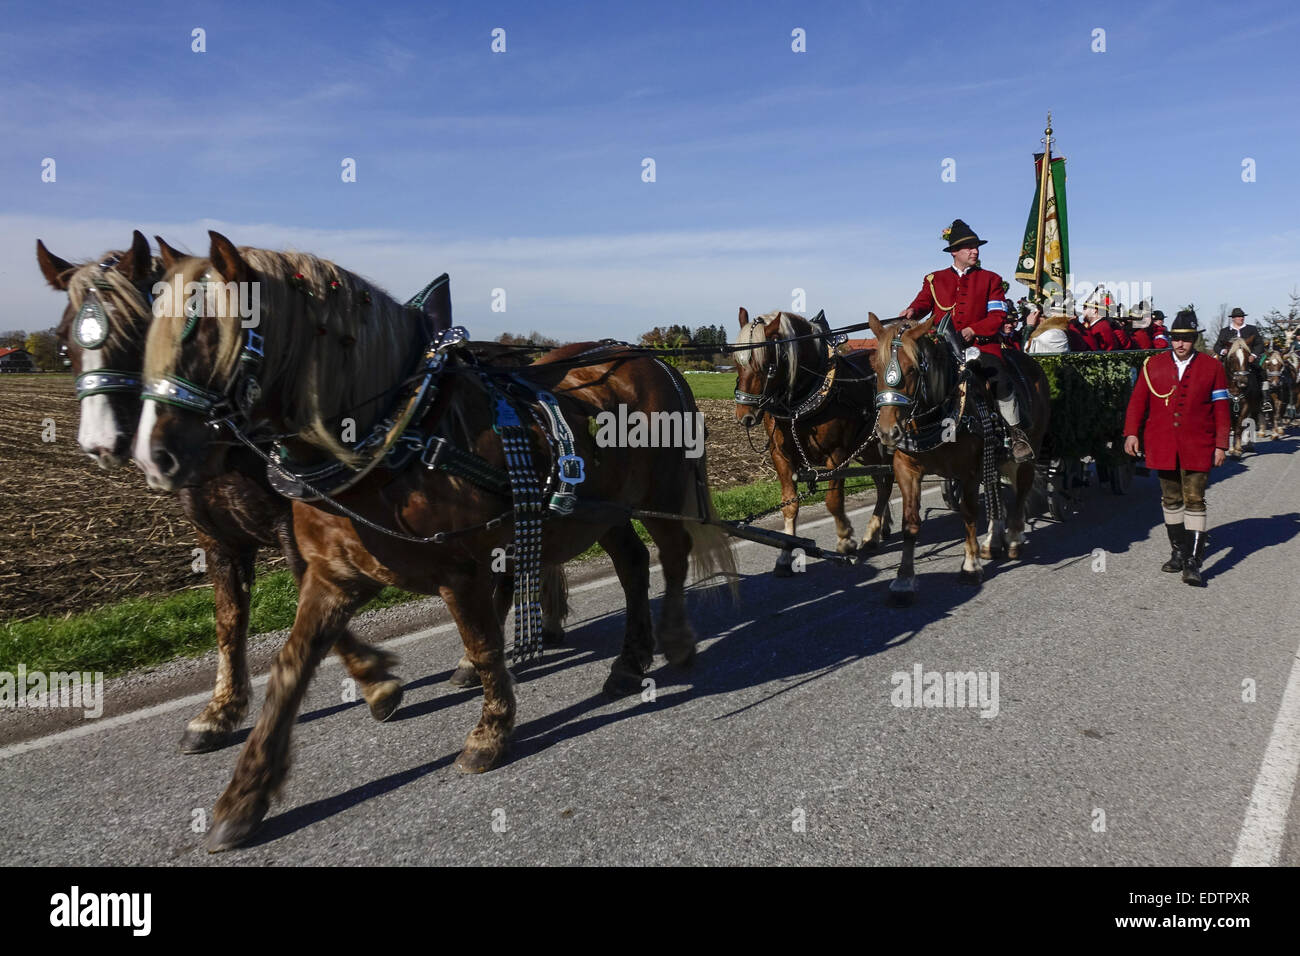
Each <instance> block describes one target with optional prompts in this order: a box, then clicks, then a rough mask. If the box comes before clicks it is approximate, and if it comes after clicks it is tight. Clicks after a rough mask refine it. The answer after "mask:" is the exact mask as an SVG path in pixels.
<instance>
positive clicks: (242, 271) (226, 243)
mask: <svg viewBox="0 0 1300 956" xmlns="http://www.w3.org/2000/svg"><path fill="white" fill-rule="evenodd" d="M208 236H209V238H211V239H212V247H211V248H210V249H209V250H208V258H209V259H211V260H212V265H213V267H215V268H216V270H217V271H218V272H220V273H221V277H222V278H223V279H225V280H226V281H227V282H246V281H248V279H249V278H250V277H251V276H252V270H251V269H249V268H248V263H247V262H245V261H244V257H243V256H241V255H240V254H239V250H238V249H236V248H235V244H234V243H233V242H231V241H230V240H229V239H227V238H226V237H225V236H223V235H222V234H221V233H219V232H216V231H215V230H212V229H209V230H208Z"/></svg>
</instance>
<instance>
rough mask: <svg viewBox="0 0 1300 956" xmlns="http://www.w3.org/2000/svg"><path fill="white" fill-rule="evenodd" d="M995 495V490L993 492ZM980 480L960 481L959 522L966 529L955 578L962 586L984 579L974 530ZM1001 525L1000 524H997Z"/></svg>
mask: <svg viewBox="0 0 1300 956" xmlns="http://www.w3.org/2000/svg"><path fill="white" fill-rule="evenodd" d="M993 493H994V494H997V489H996V488H995V489H994V490H993ZM979 502H980V479H979V475H978V474H975V475H968V476H967V477H966V478H964V479H962V486H961V520H962V524H963V525H964V526H965V528H966V538H965V540H964V541H963V542H962V543H963V549H964V551H965V557H964V558H963V559H962V562H961V571H960V572H958V575H957V578H958V580H959V581H961V582H962V584H979V583H980V581H981V580H983V578H984V572H983V571H982V570H981V569H980V562H979V559H980V557H981V555H980V548H979V534H978V532H977V530H976V527H975V526H976V523H977V522H978V520H979V508H980V504H979ZM999 524H1001V522H999Z"/></svg>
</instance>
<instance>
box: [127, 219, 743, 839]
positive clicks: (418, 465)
mask: <svg viewBox="0 0 1300 956" xmlns="http://www.w3.org/2000/svg"><path fill="white" fill-rule="evenodd" d="M211 239H212V243H211V248H210V250H209V254H208V257H207V258H206V259H197V258H195V259H187V260H184V261H182V262H178V263H176V264H175V265H174V266H173V267H172V269H171V270H169V275H168V276H167V277H166V278H167V279H169V280H170V279H176V278H179V279H180V280H181V281H182V282H195V283H198V284H200V285H205V284H208V283H217V282H222V283H254V282H256V283H258V288H259V289H260V301H261V312H260V315H259V316H258V317H257V319H258V320H259V324H258V326H257V328H256V329H253V328H246V327H244V324H243V323H241V321H240V318H239V316H238V315H236V314H231V312H230V310H229V309H228V308H227V307H226V306H225V305H224V304H223V297H221V296H217V297H215V298H216V307H215V309H214V310H212V311H213V313H214V314H210V315H208V314H198V315H195V314H192V313H190V314H187V313H188V312H189V309H188V307H187V305H186V304H184V303H178V302H174V301H173V302H169V303H164V304H163V306H162V307H161V308H159V309H158V310H157V311H158V318H157V319H156V320H155V322H154V324H153V326H152V328H151V329H150V331H149V338H148V341H147V347H146V354H145V380H146V393H145V394H146V396H147V397H156V398H155V400H154V401H150V402H148V403H146V408H145V411H144V414H143V415H142V417H141V421H140V427H139V429H138V431H137V434H136V442H135V446H134V456H135V459H136V461H137V463H138V464H139V465H140V466H141V468H142V469H143V470H144V471H145V474H146V476H147V478H148V480H149V483H150V484H151V485H153V486H154V487H156V488H163V489H167V488H174V487H178V486H181V485H184V484H185V483H187V482H190V481H193V480H195V479H196V478H197V477H198V476H200V475H201V474H203V470H204V467H205V463H206V461H207V459H208V457H209V455H210V453H211V450H212V434H213V432H212V429H211V428H210V427H209V422H212V421H222V422H226V423H228V424H229V427H231V428H232V429H233V430H236V431H237V432H240V433H243V432H256V431H258V430H261V429H267V430H270V431H272V432H274V433H275V434H277V435H279V436H283V437H282V439H281V444H282V446H283V450H282V452H281V453H279V454H278V456H277V458H276V459H274V461H278V462H281V463H284V462H296V463H298V464H299V466H300V467H301V468H303V469H310V468H316V467H319V466H322V465H328V463H330V462H343V463H345V467H346V468H347V469H348V471H347V472H346V475H350V478H348V480H346V481H345V482H344V484H343V486H342V488H343V489H344V490H341V491H337V492H335V493H334V494H332V496H331V497H329V498H319V499H317V500H314V501H312V502H310V503H308V502H304V501H295V502H294V505H293V516H294V531H295V536H296V538H297V541H298V547H299V550H300V551H301V553H302V556H303V559H304V562H305V564H306V568H305V571H304V573H303V577H302V586H301V589H300V592H299V602H298V613H297V616H296V618H295V620H294V624H293V629H292V631H291V632H290V634H289V638H288V640H287V641H286V643H285V646H284V648H283V649H282V650H281V651H280V653H279V655H277V657H276V661H275V665H274V667H273V669H272V672H271V677H270V681H269V683H268V685H267V694H266V703H265V705H264V706H263V709H262V713H261V715H260V716H259V718H258V721H257V724H256V726H255V727H254V728H253V731H252V733H251V734H250V736H249V738H248V741H247V743H246V744H245V746H244V749H243V752H242V753H241V754H240V757H239V761H238V763H237V765H236V768H235V772H234V776H233V778H232V779H231V781H230V784H229V786H228V787H227V788H226V790H225V792H224V793H223V794H222V795H221V797H220V799H218V800H217V803H216V807H215V809H214V826H213V828H212V831H211V833H210V834H209V836H208V841H207V843H208V848H209V849H210V850H213V851H216V850H223V849H227V848H230V847H233V846H236V845H239V844H240V843H242V842H244V841H245V840H247V839H248V837H249V835H250V834H251V833H252V832H253V831H254V830H255V829H256V827H257V826H258V825H259V824H260V822H261V820H262V819H263V817H264V816H265V815H266V813H267V811H268V809H269V807H270V802H271V798H272V796H273V794H275V793H276V792H277V791H278V790H279V789H280V787H281V785H282V784H283V782H284V780H285V777H286V775H287V771H288V762H289V746H290V734H291V731H292V727H293V723H294V719H295V716H296V714H297V711H298V709H299V707H300V705H301V703H302V699H303V695H304V693H305V692H306V687H307V683H308V681H309V680H310V678H311V676H312V673H313V671H314V670H315V668H316V666H317V665H318V664H319V662H320V660H321V658H322V657H323V655H324V654H325V653H326V651H327V650H328V649H329V647H330V646H331V645H332V644H333V642H334V641H335V640H336V639H337V637H338V635H339V634H341V633H342V632H343V631H344V630H345V629H346V627H347V623H348V621H349V619H350V618H351V617H352V615H353V614H354V613H355V612H356V610H357V609H358V608H359V607H360V606H361V605H362V604H364V603H365V602H366V601H367V600H369V599H370V598H371V597H372V596H373V595H375V594H376V593H378V591H379V590H380V589H381V588H382V587H383V586H384V585H386V584H392V585H396V586H398V587H402V588H406V589H407V590H412V591H419V592H423V593H436V594H439V595H441V596H442V598H443V600H444V601H445V602H446V603H447V606H448V608H449V609H450V611H451V613H452V616H453V617H454V618H455V620H456V623H457V625H458V627H459V630H460V635H461V639H462V641H463V642H464V644H465V650H466V654H467V656H468V657H469V659H470V660H471V661H472V662H473V664H474V667H475V669H476V670H477V672H478V675H479V678H480V680H481V682H482V685H483V709H482V714H481V716H480V719H479V721H478V723H477V725H476V726H475V727H474V728H473V730H472V731H471V732H470V733H469V736H468V737H467V739H466V741H465V745H464V748H463V749H462V751H461V753H460V755H459V756H458V757H457V759H456V767H457V768H458V769H459V770H461V771H462V772H481V771H485V770H489V769H491V768H493V767H495V766H497V765H498V764H499V763H500V762H501V760H502V759H503V758H504V756H505V753H506V747H507V742H508V738H509V735H510V732H511V730H512V728H513V727H514V723H515V712H516V704H515V695H514V688H513V683H514V681H513V678H512V677H511V675H510V674H509V672H508V671H507V670H506V653H505V639H504V635H503V633H502V627H501V618H500V616H499V615H498V613H497V609H496V607H494V604H495V602H494V595H493V574H492V573H491V570H490V569H491V567H492V565H493V564H494V562H495V560H496V557H497V555H498V554H504V553H506V548H507V546H509V545H510V544H511V543H512V537H515V538H516V540H518V535H520V534H524V533H530V532H529V527H528V526H529V525H531V523H532V522H534V521H536V520H537V519H536V518H534V517H533V516H532V512H520V514H522V515H523V519H522V520H517V519H516V512H515V511H513V510H512V509H511V496H512V495H516V494H523V493H524V492H528V493H529V494H531V491H530V488H529V487H526V486H525V484H521V482H522V479H519V480H518V481H517V480H516V479H517V476H518V475H520V474H521V472H520V471H519V468H520V460H521V459H530V460H531V461H533V462H545V463H548V466H547V468H546V469H543V470H542V473H544V474H550V475H552V476H554V475H556V474H557V473H558V474H560V475H567V477H568V478H569V479H574V478H578V479H579V480H580V481H581V485H580V488H581V491H582V493H583V495H584V499H582V500H580V501H578V502H576V503H575V507H574V510H573V511H572V513H571V515H570V516H569V517H563V518H550V519H548V520H546V521H545V522H543V523H542V526H543V527H544V532H543V533H542V535H541V544H540V561H541V562H542V563H543V564H545V565H558V564H562V563H563V562H565V561H567V560H569V559H571V558H573V557H574V556H576V555H577V554H579V553H581V552H582V551H584V550H585V549H586V548H587V547H589V546H590V545H591V544H592V543H594V542H597V541H598V542H599V543H600V544H601V545H602V546H603V547H604V549H605V550H606V551H607V552H608V553H609V554H610V556H611V558H612V559H613V561H614V565H615V568H616V570H617V571H618V575H619V580H620V582H621V583H622V585H623V589H624V595H625V598H626V601H627V627H626V633H625V639H624V645H623V650H622V652H621V653H620V654H619V656H618V658H617V659H616V660H615V662H614V665H613V666H612V668H611V673H610V677H609V680H608V681H606V685H605V690H606V692H607V693H610V694H618V695H623V694H628V693H634V692H639V691H640V690H641V680H642V675H643V674H644V673H645V672H646V670H648V668H649V667H650V666H651V664H652V661H653V654H654V650H655V647H654V637H655V635H654V632H652V630H651V624H650V602H649V579H650V568H649V554H648V552H647V549H646V547H645V545H644V544H642V542H641V540H640V538H639V537H638V536H637V533H636V531H635V529H634V528H633V526H632V523H631V517H632V516H633V515H634V514H635V515H636V516H637V517H639V518H640V519H641V520H642V523H643V524H644V526H645V528H646V530H647V531H648V532H649V534H650V536H651V538H652V539H653V540H654V541H655V543H656V544H657V545H658V547H659V558H660V562H661V565H662V568H663V572H664V581H665V595H664V598H663V602H662V604H661V606H660V615H659V627H658V633H657V637H658V641H659V645H660V647H661V649H662V650H663V652H664V654H665V656H666V657H667V658H668V661H669V662H670V663H672V664H675V665H685V664H687V663H689V662H690V661H691V660H692V659H693V658H694V655H695V639H694V635H693V633H692V631H691V628H690V626H689V624H688V622H687V619H686V609H685V593H684V586H685V581H686V577H687V570H688V565H689V563H690V560H691V559H692V558H694V559H695V561H696V566H697V571H699V572H702V573H705V574H708V573H711V572H715V571H720V572H721V573H724V574H727V573H731V574H734V563H733V560H732V556H731V552H730V548H729V545H728V543H727V539H726V538H725V536H723V534H722V533H721V531H720V530H719V528H718V527H717V525H716V524H714V523H712V522H715V521H716V515H715V514H714V513H713V510H712V500H711V498H710V496H709V494H708V488H707V477H706V466H705V462H704V456H702V455H701V456H700V457H699V458H695V459H692V458H688V457H686V455H685V452H684V450H683V449H680V448H662V447H646V446H645V445H642V444H637V445H635V446H634V445H632V444H631V443H628V442H615V443H614V444H613V445H612V446H609V445H606V446H600V445H598V444H597V441H596V436H595V435H594V434H593V432H594V429H593V428H592V425H593V424H594V422H593V418H594V416H596V415H597V414H598V413H600V412H602V411H606V412H612V411H614V410H616V409H618V408H619V406H620V405H621V406H625V407H632V408H635V409H638V410H641V411H645V412H648V413H667V412H673V413H677V414H679V415H690V414H697V409H696V408H695V403H694V399H693V398H692V397H691V393H690V390H689V388H687V386H686V384H685V382H684V381H683V379H682V378H681V376H680V375H679V374H678V373H677V372H675V371H674V370H673V369H671V368H669V367H668V366H666V365H664V364H663V363H662V362H659V361H658V360H656V359H654V358H652V357H647V356H645V355H644V354H643V353H640V352H639V351H637V350H634V349H630V348H626V347H617V346H610V345H606V344H598V343H580V344H575V345H569V346H565V347H563V348H560V349H556V350H554V351H552V352H550V353H547V354H546V355H545V356H543V357H542V358H541V359H540V360H539V361H538V362H536V363H534V364H533V365H531V366H528V367H526V368H522V369H510V370H500V369H495V370H494V369H492V368H490V367H486V366H483V365H481V364H479V363H477V362H475V361H474V360H473V357H472V355H470V354H468V353H467V351H466V350H463V349H460V348H459V347H457V345H456V340H455V338H454V337H453V338H452V339H451V340H450V344H449V345H448V346H447V348H446V350H444V349H443V344H445V343H446V342H447V340H440V341H439V344H438V346H437V348H431V347H430V343H429V341H428V340H427V339H426V338H425V337H424V334H423V330H421V329H419V328H416V327H415V326H414V325H413V323H412V321H411V317H410V316H409V315H408V314H406V313H405V312H404V310H402V308H401V307H400V306H399V305H398V304H397V303H396V302H394V301H393V300H392V299H391V298H389V296H388V295H387V294H386V293H384V292H383V291H382V290H381V289H379V288H378V287H376V286H374V285H372V284H371V283H369V282H367V281H366V280H364V279H362V278H361V277H359V276H357V275H355V274H353V273H350V272H348V271H346V270H344V269H342V268H340V267H338V266H336V265H334V264H333V263H330V262H327V261H325V260H321V259H317V258H316V257H314V256H309V255H306V254H297V253H279V252H270V251H267V250H261V249H252V248H239V249H237V248H236V247H235V246H234V245H233V244H232V243H231V242H230V241H229V240H228V239H226V238H225V237H224V236H222V235H220V234H218V233H212V234H211ZM413 376H415V377H418V379H419V381H420V383H421V384H420V386H419V393H420V394H421V395H424V396H427V397H428V398H429V403H428V404H427V405H422V406H420V407H421V411H420V413H419V414H418V415H416V417H415V418H412V419H410V425H411V427H412V428H413V429H416V430H418V432H419V434H420V435H421V436H422V441H423V444H422V447H423V448H424V449H425V454H422V455H421V456H419V457H418V458H416V459H414V460H410V459H408V460H407V461H405V463H404V464H401V465H397V464H393V465H391V466H390V465H388V464H385V463H384V462H387V461H388V459H387V458H384V459H382V460H381V459H379V458H378V457H371V458H370V459H369V460H368V461H367V460H365V459H366V454H365V453H364V450H363V449H358V448H356V447H352V448H349V447H347V445H346V443H345V442H344V441H343V440H342V439H341V437H340V436H341V434H342V433H343V420H344V419H352V420H353V422H354V423H355V425H356V434H358V435H367V434H376V433H377V432H376V429H379V431H380V432H382V431H383V429H384V428H385V427H386V423H387V422H388V420H389V419H388V418H387V416H390V415H391V414H392V411H393V409H392V401H393V399H394V396H395V395H398V394H404V393H403V392H402V389H403V388H404V386H406V385H407V384H408V383H409V381H410V380H411V379H412V377H413ZM521 392H526V393H527V394H529V395H531V396H532V397H533V399H535V400H536V401H541V400H542V399H541V396H542V395H543V393H546V395H547V396H548V397H550V398H551V399H552V400H553V401H554V402H555V404H556V406H557V407H558V409H559V411H560V413H561V415H562V417H563V419H564V420H565V421H566V422H567V424H568V429H567V433H568V434H569V439H566V440H571V442H572V447H573V449H574V452H573V453H572V454H571V455H570V454H566V455H564V456H560V455H559V452H558V449H556V450H553V449H552V447H551V444H552V440H551V436H550V435H549V434H548V433H547V432H546V430H545V429H544V428H543V427H542V425H541V424H537V423H538V422H540V421H541V420H542V416H541V414H540V413H539V412H538V411H537V409H536V407H535V402H534V401H530V400H528V399H526V398H524V397H521ZM507 432H509V434H510V436H511V437H510V441H511V442H515V441H516V440H518V441H521V442H523V443H524V444H525V445H526V448H525V449H522V450H521V449H520V448H519V447H518V445H515V444H512V445H510V446H508V447H507V446H506V444H505V443H506V441H507V437H506V433H507ZM521 433H522V434H523V435H524V436H525V438H523V439H517V438H516V436H518V435H519V434H521ZM404 434H406V433H404ZM557 440H558V439H557ZM435 442H436V443H435ZM561 447H563V446H561ZM385 450H387V449H385ZM507 450H509V454H510V456H511V457H510V458H508V457H507ZM431 452H432V454H430V453H431ZM561 457H563V458H564V459H571V458H574V457H577V458H581V459H582V461H583V462H585V465H586V468H585V475H584V474H583V473H582V469H578V472H577V473H576V474H575V473H574V472H572V471H566V470H565V468H564V467H562V466H563V462H561V461H560V459H561ZM453 464H456V465H457V466H456V467H452V465H453ZM330 467H332V466H330ZM296 473H301V472H296ZM346 475H345V477H346ZM501 475H509V476H511V477H510V478H509V480H507V481H506V482H504V483H503V482H501V481H500V480H499V476H501ZM548 487H549V485H548ZM588 504H589V506H587V505H588ZM674 514H677V515H680V516H684V517H685V518H687V519H693V520H684V521H683V520H673V515H674ZM516 525H520V526H522V527H516ZM520 560H532V557H531V555H525V556H524V557H523V558H521V557H520V556H519V555H516V564H517V566H518V562H519V561H520ZM517 625H518V621H517Z"/></svg>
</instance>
